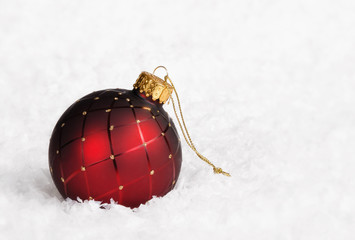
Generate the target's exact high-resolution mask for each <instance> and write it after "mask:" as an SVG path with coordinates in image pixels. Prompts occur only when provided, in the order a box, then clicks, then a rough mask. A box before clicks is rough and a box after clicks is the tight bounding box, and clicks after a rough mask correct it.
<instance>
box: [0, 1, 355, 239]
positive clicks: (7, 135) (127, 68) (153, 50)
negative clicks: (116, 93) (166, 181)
mask: <svg viewBox="0 0 355 240" xmlns="http://www.w3.org/2000/svg"><path fill="white" fill-rule="evenodd" d="M354 13H355V1H353V0H337V1H332V0H322V1H320V0H318V1H317V0H300V1H287V0H265V1H261V0H239V1H236V0H230V1H229V0H225V1H212V0H194V1H170V0H165V1H163V0H150V1H116V0H110V1H106V0H100V1H88V0H86V1H85V0H76V1H73V0H62V1H52V0H32V1H25V0H11V1H10V0H8V1H5V0H0V84H1V85H0V87H1V89H0V100H1V108H0V110H1V118H0V119H1V120H0V123H1V128H0V136H1V138H0V239H2V240H7V239H60V240H64V239H85V240H87V239H258V240H262V239H271V240H275V239H322V240H324V239H337V240H339V239H354V236H355V177H354V174H355V96H354V95H355V79H354V78H355V14H354ZM158 65H165V66H166V67H167V68H168V70H169V75H170V77H171V78H172V80H173V81H174V82H175V85H176V88H177V89H178V92H179V94H180V97H181V100H182V107H183V111H184V114H185V118H186V122H187V125H188V128H189V130H190V133H191V135H192V139H193V140H194V142H195V144H196V146H197V148H198V149H199V150H200V151H201V152H202V153H203V154H204V155H206V156H207V157H208V158H209V159H210V160H211V161H212V162H213V163H215V164H216V165H217V166H220V167H222V168H223V169H224V170H226V171H229V172H230V173H231V174H232V177H231V178H227V177H224V176H222V175H214V174H213V171H212V169H211V168H210V167H209V166H208V165H206V164H205V163H204V162H202V161H201V160H199V159H198V158H197V157H196V156H195V155H194V153H193V151H191V150H190V149H189V148H188V146H187V144H186V143H185V142H183V165H182V169H181V175H180V179H179V181H178V182H177V185H176V188H175V189H174V190H173V191H171V192H170V193H169V194H167V195H166V196H165V197H163V198H154V199H153V200H151V201H150V202H149V203H148V204H146V205H143V206H141V207H139V208H138V209H134V210H131V209H129V208H125V207H123V206H120V205H117V204H110V205H108V206H107V208H106V209H102V208H100V203H99V202H95V201H85V202H83V203H79V202H76V201H73V200H69V199H66V200H64V199H62V198H61V196H60V195H59V193H58V191H57V189H56V188H55V186H54V184H53V182H52V179H51V177H50V173H49V170H48V158H47V151H48V143H49V138H50V135H51V131H52V129H53V127H54V125H55V123H56V122H57V120H58V118H59V117H60V116H61V114H62V113H63V112H64V111H65V110H66V108H67V107H68V106H69V105H70V104H72V103H73V102H74V101H75V100H76V99H78V98H80V97H82V96H84V95H86V94H88V93H90V92H92V91H95V90H101V89H106V88H126V89H131V88H132V84H133V83H134V81H135V80H136V78H137V76H138V75H139V73H140V72H141V71H152V70H153V69H154V68H155V67H156V66H158ZM157 74H158V75H160V76H163V74H164V72H163V71H158V72H157ZM165 109H166V110H167V111H168V112H169V114H170V115H171V116H173V114H174V113H173V111H172V106H171V105H166V106H165Z"/></svg>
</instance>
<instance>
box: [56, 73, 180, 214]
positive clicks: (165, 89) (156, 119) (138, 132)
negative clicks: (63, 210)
mask: <svg viewBox="0 0 355 240" xmlns="http://www.w3.org/2000/svg"><path fill="white" fill-rule="evenodd" d="M134 86H135V89H134V90H132V91H131V90H124V89H107V90H102V91H97V92H93V93H91V94H89V95H86V96H84V97H83V98H81V99H80V100H78V101H76V102H75V103H74V104H73V105H71V106H70V107H69V108H68V109H67V110H66V111H65V112H64V114H63V115H62V116H61V118H60V119H59V121H58V122H57V124H56V126H55V127H54V130H53V133H52V137H51V140H50V146H49V166H50V171H51V174H52V178H53V181H54V183H55V185H56V187H57V188H58V190H59V192H60V193H61V195H62V196H63V197H64V198H67V197H69V198H71V199H76V198H77V197H79V198H81V199H95V200H98V201H102V202H110V199H111V198H112V199H113V200H114V201H116V202H117V203H119V204H122V205H124V206H127V207H131V208H133V207H138V206H139V205H140V204H142V203H145V202H147V201H148V200H150V199H151V198H152V197H153V196H164V195H165V194H166V193H168V192H169V191H170V190H171V189H172V188H173V187H174V185H175V183H176V181H177V180H178V177H179V173H180V168H181V161H182V155H181V145H180V139H179V135H178V133H177V131H176V128H175V126H174V123H173V121H172V120H171V118H170V117H169V115H168V114H167V113H166V112H165V111H164V109H163V103H164V102H165V101H166V100H167V99H168V98H169V97H170V95H171V93H172V91H173V88H172V87H171V85H169V84H167V82H166V81H163V80H162V79H160V78H158V77H156V76H155V75H152V74H150V73H147V72H143V73H142V74H141V75H140V76H139V78H138V80H137V82H136V84H135V85H134Z"/></svg>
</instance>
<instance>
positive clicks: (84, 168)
mask: <svg viewBox="0 0 355 240" xmlns="http://www.w3.org/2000/svg"><path fill="white" fill-rule="evenodd" d="M104 93H106V92H105V91H103V92H98V93H96V94H97V95H100V97H98V96H97V97H92V98H91V99H92V100H91V101H92V102H91V103H90V104H88V107H87V109H85V110H84V111H81V115H82V116H83V117H84V119H83V120H84V121H83V125H82V136H81V137H77V138H73V139H72V140H70V141H68V142H67V143H63V144H60V142H61V141H60V140H59V145H57V146H59V149H57V150H55V151H54V152H55V153H56V155H58V157H55V158H53V159H52V160H51V159H50V165H51V168H50V169H52V168H53V166H54V167H55V166H57V167H55V169H58V164H55V162H59V169H60V171H59V172H61V173H60V176H59V179H60V181H61V182H62V183H63V188H62V190H60V189H59V190H60V192H61V193H62V191H64V192H65V194H64V195H65V196H68V195H67V194H68V193H67V190H66V188H67V187H70V184H71V181H72V180H73V179H77V178H78V177H77V176H79V175H80V174H84V175H83V181H84V185H85V186H86V188H87V196H90V197H89V198H93V197H94V198H95V199H99V200H100V199H105V197H107V196H110V195H111V194H118V192H116V191H120V192H121V191H122V194H123V195H122V194H118V195H119V200H118V202H119V203H121V201H124V192H125V190H124V189H125V188H124V186H125V187H126V186H130V185H132V184H135V182H132V183H130V182H127V183H124V184H120V181H121V180H120V174H119V170H118V169H117V166H115V168H116V170H115V171H116V172H117V187H116V189H114V188H113V189H111V190H109V191H107V192H105V193H102V194H99V195H97V194H96V195H95V194H93V193H94V192H93V191H92V190H91V189H90V184H89V181H91V180H90V177H89V175H88V174H89V173H90V168H91V167H94V166H101V164H104V163H105V162H107V161H109V160H110V161H113V162H114V163H116V162H118V163H119V161H120V160H119V159H120V156H121V155H123V154H125V153H124V152H123V153H117V152H116V153H115V152H114V151H112V149H111V151H112V154H111V155H109V156H108V157H106V158H103V159H102V160H100V161H96V162H94V163H89V164H88V163H86V162H85V158H83V159H82V162H81V163H80V164H81V166H79V167H78V170H77V171H74V172H72V173H71V174H69V175H68V174H67V173H65V168H64V165H63V164H64V163H63V162H62V160H61V158H62V155H63V153H60V152H61V150H62V149H65V148H68V147H69V146H72V145H73V144H75V143H76V141H77V139H81V142H82V151H83V147H84V146H85V144H86V142H87V141H89V140H88V139H89V138H90V137H91V136H92V137H94V136H95V134H96V133H88V134H86V133H85V121H86V120H87V118H88V117H87V116H89V118H90V114H91V113H95V112H98V111H100V109H104V110H105V111H106V112H107V113H108V114H109V115H110V113H111V112H112V111H116V109H125V108H131V109H132V111H133V114H134V117H135V118H136V117H137V116H136V113H135V109H138V110H139V109H142V110H145V111H147V112H149V114H150V115H151V117H150V119H151V120H149V118H144V119H136V121H135V124H136V125H137V127H138V128H140V125H141V124H143V123H145V122H148V121H156V123H157V125H158V126H159V128H160V129H161V132H160V133H159V135H158V136H156V137H155V138H153V139H151V140H148V141H143V146H144V148H145V151H146V155H147V158H148V162H149V161H150V159H149V157H148V155H149V149H147V148H149V144H150V143H153V142H155V141H156V140H157V139H159V137H162V138H163V139H164V141H165V142H166V144H167V146H168V149H169V151H170V154H169V159H170V161H168V160H167V161H166V163H165V164H163V165H161V166H160V167H158V168H156V169H151V167H149V168H148V169H147V170H148V176H149V179H150V180H149V182H150V193H149V196H148V198H149V199H150V198H151V197H152V188H154V186H153V185H154V181H153V180H152V177H153V175H156V172H158V173H159V172H160V171H162V170H163V169H165V168H166V167H167V166H169V165H171V164H173V177H172V180H171V185H174V184H175V181H176V179H177V177H178V176H177V174H176V166H175V161H174V158H175V157H174V156H177V158H180V162H181V147H180V143H178V146H177V147H176V150H174V152H172V149H171V146H170V144H171V143H170V142H169V141H170V140H167V138H166V132H167V131H169V129H172V130H173V135H174V136H175V138H176V139H178V135H177V133H176V129H175V128H165V127H164V126H163V125H161V124H162V123H160V122H164V121H165V122H166V123H168V122H169V117H167V116H166V115H165V114H161V113H160V111H159V110H156V109H155V106H152V107H146V106H140V104H135V105H137V106H135V105H133V104H132V101H135V99H134V98H132V96H130V97H129V98H128V97H125V96H127V95H126V93H123V92H118V96H119V97H118V98H117V97H114V98H111V101H112V103H111V105H110V108H104V107H101V108H94V107H93V108H92V109H91V106H92V105H94V106H95V104H96V103H99V102H100V101H102V100H104V99H106V96H105V94H104ZM120 93H121V94H120ZM116 94H117V92H116ZM116 96H117V95H116ZM121 96H122V97H123V99H124V100H126V102H127V103H128V104H129V105H127V106H126V107H125V106H121V105H117V106H116V105H115V103H121V102H120V100H121V99H120V98H121ZM116 98H117V99H116ZM85 101H88V100H87V99H86V98H85V97H84V98H83V99H81V101H80V102H85ZM94 102H95V103H94ZM145 104H146V103H145ZM75 116H76V115H75V114H73V115H71V116H70V117H69V118H66V119H63V120H64V121H65V122H64V121H63V120H62V121H61V124H60V126H61V129H66V128H68V129H70V128H71V119H74V118H75ZM157 117H159V118H157ZM64 125H65V126H66V127H65V128H63V127H64ZM125 126H131V124H120V123H119V122H117V123H116V122H115V123H114V124H111V123H110V120H108V124H107V128H106V131H107V132H114V131H116V128H117V129H118V130H119V129H121V128H122V127H125ZM168 126H169V127H171V124H170V122H169V123H168ZM61 131H62V130H60V131H59V135H61V134H60V133H61ZM140 131H141V130H140ZM54 133H55V132H54ZM54 133H53V136H52V138H53V137H54V135H55V134H54ZM108 134H109V135H110V134H111V133H108ZM57 135H58V134H57ZM141 135H144V134H141ZM170 135H171V134H169V136H170ZM59 139H60V136H59ZM110 142H111V140H110ZM60 145H61V146H60ZM110 145H112V144H111V143H110ZM111 148H112V146H111ZM138 148H139V146H137V147H134V148H132V150H128V151H126V152H127V153H128V152H131V151H135V149H138ZM178 155H179V156H180V157H179V156H178ZM55 159H57V160H55ZM171 159H172V160H173V161H171ZM180 164H181V163H180ZM148 165H149V164H148ZM63 169H64V170H63ZM178 170H180V165H179V166H178ZM57 171H58V170H55V171H54V174H53V175H52V176H53V178H54V179H55V178H57V176H58V174H57V173H56V172H57ZM51 172H53V170H51ZM142 177H144V176H142ZM64 179H66V180H64ZM85 186H83V187H84V188H85ZM92 194H93V195H92ZM122 196H123V197H122ZM149 199H147V200H149ZM115 200H117V199H115Z"/></svg>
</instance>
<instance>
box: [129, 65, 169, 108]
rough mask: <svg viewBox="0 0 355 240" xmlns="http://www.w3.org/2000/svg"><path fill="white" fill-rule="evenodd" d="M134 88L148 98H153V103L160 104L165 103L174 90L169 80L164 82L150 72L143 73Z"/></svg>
mask: <svg viewBox="0 0 355 240" xmlns="http://www.w3.org/2000/svg"><path fill="white" fill-rule="evenodd" d="M133 87H134V89H138V90H139V92H140V93H144V94H145V96H146V97H150V96H151V97H152V99H153V101H155V100H158V101H159V103H165V102H166V101H167V100H168V99H169V97H170V96H171V94H172V93H173V90H174V88H173V87H172V86H171V85H170V84H169V83H168V82H167V79H165V80H163V79H161V78H159V77H157V76H155V75H154V74H152V73H149V72H142V73H141V74H140V75H139V77H138V79H137V80H136V83H135V84H133Z"/></svg>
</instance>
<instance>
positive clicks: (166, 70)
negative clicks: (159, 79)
mask: <svg viewBox="0 0 355 240" xmlns="http://www.w3.org/2000/svg"><path fill="white" fill-rule="evenodd" d="M158 68H164V69H165V72H166V76H168V75H169V73H168V69H166V67H164V66H158V67H156V68H155V69H154V71H153V74H154V73H155V71H156V70H157V69H158ZM165 81H167V79H166V78H165Z"/></svg>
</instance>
